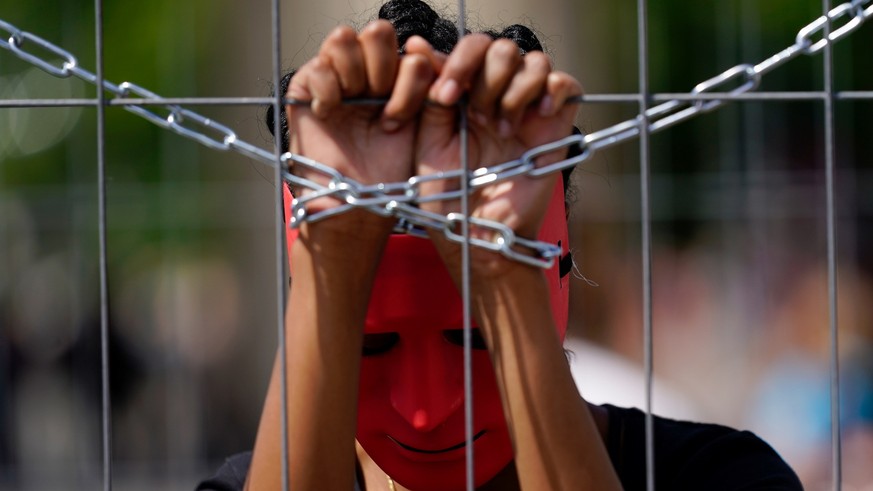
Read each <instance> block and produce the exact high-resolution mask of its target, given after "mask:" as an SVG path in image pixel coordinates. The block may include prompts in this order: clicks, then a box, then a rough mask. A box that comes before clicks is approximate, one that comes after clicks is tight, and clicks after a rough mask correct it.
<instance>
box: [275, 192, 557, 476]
mask: <svg viewBox="0 0 873 491" xmlns="http://www.w3.org/2000/svg"><path fill="white" fill-rule="evenodd" d="M290 201H291V197H290V194H289V193H288V191H287V188H286V194H285V202H286V217H287V216H288V206H289V203H290ZM296 235H297V232H296V230H289V238H288V247H289V253H290V247H291V244H292V243H293V241H294V239H295V238H296ZM538 239H539V240H543V241H546V242H550V243H553V244H560V245H561V248H562V252H563V254H564V255H565V254H566V251H567V222H566V217H565V212H564V190H563V185H562V183H561V180H560V179H558V183H557V184H556V186H555V191H554V193H553V195H552V198H551V202H550V204H549V208H548V210H547V212H546V217H545V220H544V223H543V226H542V228H541V229H540V233H539V235H538ZM546 277H547V280H548V283H549V290H550V294H551V295H550V297H551V307H552V315H553V317H554V320H555V326H556V328H557V330H558V334H559V336H560V337H561V339H562V340H563V338H564V334H565V332H566V329H567V313H568V302H569V288H568V284H567V278H566V277H564V278H562V277H561V275H560V273H559V266H558V264H557V261H556V264H555V265H554V266H553V267H552V268H551V269H549V270H548V271H546ZM462 312H463V308H462V300H461V297H460V295H459V294H458V290H457V289H456V288H455V285H454V283H453V282H452V280H451V278H450V277H449V274H448V272H447V271H446V269H445V266H444V265H443V263H442V260H441V259H440V257H439V255H438V254H437V252H436V249H435V248H434V247H433V245H432V244H431V242H430V241H429V240H426V239H421V238H416V237H412V236H406V235H392V236H391V237H390V238H389V240H388V244H387V246H386V249H385V252H384V254H383V256H382V260H381V262H380V264H379V269H378V272H377V275H376V280H375V284H374V286H373V291H372V295H371V296H370V305H369V310H368V312H367V319H366V324H365V326H364V334H365V341H364V357H363V358H362V362H361V379H360V386H359V395H358V424H357V435H356V436H357V440H358V442H359V443H360V444H361V446H362V447H363V448H364V450H365V451H366V452H367V454H368V455H369V456H370V457H371V458H372V459H373V461H374V462H376V464H378V465H379V467H380V468H381V469H382V470H383V471H385V473H386V474H388V475H389V476H391V478H392V479H394V480H395V481H397V482H398V483H400V484H402V485H403V486H405V487H407V488H409V489H413V490H415V491H451V490H463V489H464V488H465V477H466V476H465V465H466V463H465V452H466V447H465V434H464V362H463V347H462V337H461V329H462V327H463V314H462ZM472 362H473V363H472V365H473V366H472V370H473V391H474V392H473V394H474V395H473V398H474V399H473V434H474V441H473V449H474V456H475V471H474V480H475V484H476V486H477V487H478V486H480V485H482V484H484V483H486V482H488V481H489V480H490V479H492V478H493V477H494V476H496V475H497V473H498V472H500V471H501V470H502V469H504V468H505V467H506V466H507V465H508V464H509V463H510V462H511V461H512V458H513V455H512V445H511V442H510V438H509V432H508V429H507V427H506V422H505V420H504V417H503V409H502V406H501V402H500V393H499V391H498V388H497V382H496V380H495V376H494V370H493V367H492V365H491V359H490V357H489V355H488V351H487V349H482V348H479V349H473V351H472Z"/></svg>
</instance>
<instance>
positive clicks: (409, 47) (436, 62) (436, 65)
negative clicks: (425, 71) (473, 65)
mask: <svg viewBox="0 0 873 491" xmlns="http://www.w3.org/2000/svg"><path fill="white" fill-rule="evenodd" d="M404 47H405V50H406V54H408V55H412V54H416V55H422V56H425V57H426V58H427V60H428V61H429V62H430V64H431V66H432V67H433V71H434V73H440V72H441V71H442V69H443V65H445V63H446V59H447V58H448V55H447V54H445V53H442V52H440V51H437V50H435V49H433V46H431V45H430V43H429V42H427V40H425V39H424V38H423V37H421V36H412V37H410V38H409V39H407V40H406V45H405V46H404Z"/></svg>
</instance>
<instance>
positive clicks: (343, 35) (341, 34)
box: [327, 26, 358, 45]
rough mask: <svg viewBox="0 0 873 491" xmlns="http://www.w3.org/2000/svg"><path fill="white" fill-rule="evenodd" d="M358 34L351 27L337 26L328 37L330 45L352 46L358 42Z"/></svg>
mask: <svg viewBox="0 0 873 491" xmlns="http://www.w3.org/2000/svg"><path fill="white" fill-rule="evenodd" d="M357 36H358V35H357V33H356V32H355V30H354V29H352V28H351V27H349V26H337V27H335V28H334V29H333V31H331V32H330V34H329V35H328V36H327V42H328V43H329V44H339V45H350V44H353V43H354V42H355V41H356V40H357Z"/></svg>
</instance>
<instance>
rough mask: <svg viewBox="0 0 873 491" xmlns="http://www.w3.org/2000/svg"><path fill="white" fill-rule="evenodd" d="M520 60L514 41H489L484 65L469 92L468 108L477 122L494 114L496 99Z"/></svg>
mask: <svg viewBox="0 0 873 491" xmlns="http://www.w3.org/2000/svg"><path fill="white" fill-rule="evenodd" d="M521 62H522V59H521V53H519V51H518V45H517V44H515V43H514V42H512V41H510V40H508V39H498V40H496V41H494V42H493V43H491V46H490V47H489V48H488V52H487V53H486V55H485V65H484V67H483V69H482V72H481V73H480V74H479V77H477V79H476V83H475V85H474V86H473V90H472V91H471V92H470V108H471V109H472V110H473V113H474V115H476V118H477V119H479V120H480V121H478V122H479V123H481V124H487V121H488V120H490V119H491V118H492V117H493V116H494V113H495V112H496V109H497V107H496V106H497V105H496V101H497V100H498V99H499V98H500V96H501V95H502V94H503V92H504V91H505V90H506V88H507V86H509V83H510V81H512V77H513V75H515V73H516V72H517V71H518V67H519V65H520V64H521Z"/></svg>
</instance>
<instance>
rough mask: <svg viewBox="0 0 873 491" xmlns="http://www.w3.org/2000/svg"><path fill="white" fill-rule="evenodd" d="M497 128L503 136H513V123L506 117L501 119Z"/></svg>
mask: <svg viewBox="0 0 873 491" xmlns="http://www.w3.org/2000/svg"><path fill="white" fill-rule="evenodd" d="M497 130H498V132H499V133H500V137H501V138H509V137H510V136H512V124H510V123H509V121H507V120H505V119H501V120H500V122H499V123H497Z"/></svg>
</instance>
